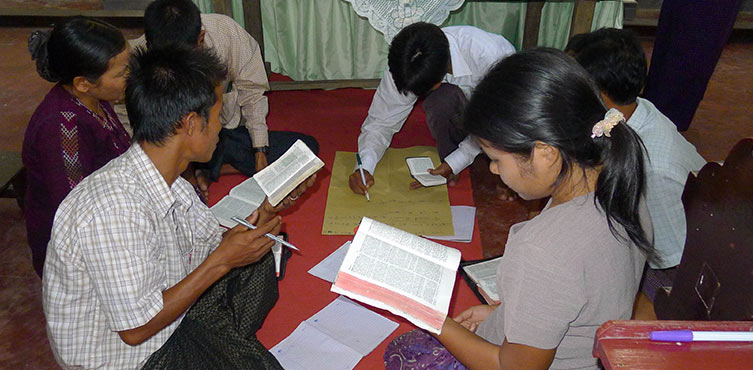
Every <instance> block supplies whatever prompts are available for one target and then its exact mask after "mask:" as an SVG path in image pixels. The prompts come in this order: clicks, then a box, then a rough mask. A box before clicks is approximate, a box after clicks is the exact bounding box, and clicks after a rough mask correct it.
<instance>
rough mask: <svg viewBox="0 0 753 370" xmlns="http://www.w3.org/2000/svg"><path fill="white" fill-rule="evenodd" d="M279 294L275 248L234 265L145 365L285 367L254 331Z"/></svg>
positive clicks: (208, 291)
mask: <svg viewBox="0 0 753 370" xmlns="http://www.w3.org/2000/svg"><path fill="white" fill-rule="evenodd" d="M277 297H278V295H277V280H276V278H275V273H274V258H273V257H272V254H271V253H267V255H266V256H265V257H264V258H263V259H262V260H261V261H259V262H257V263H255V264H252V265H249V266H246V267H242V268H237V269H234V270H232V271H230V272H229V273H228V274H227V275H225V276H224V277H223V278H222V279H220V280H218V281H217V282H216V283H215V284H214V285H212V287H211V288H210V289H209V290H207V291H206V292H205V293H204V294H203V295H202V296H201V298H199V300H198V301H196V303H195V304H194V305H193V307H191V309H190V310H188V313H186V316H185V317H184V318H183V321H182V322H181V323H180V326H178V329H176V330H175V332H174V333H173V335H172V336H171V337H170V339H168V341H167V343H165V344H164V345H163V346H162V348H160V350H159V351H157V352H155V353H154V354H153V355H152V356H151V357H149V359H148V360H147V362H146V364H145V365H144V367H143V369H150V370H151V369H282V367H281V366H280V364H279V363H278V362H277V359H275V357H274V356H272V354H271V353H270V352H269V351H267V349H266V348H264V346H263V345H262V344H261V343H260V342H259V340H258V339H256V336H255V333H256V331H257V330H259V328H261V325H262V323H263V322H264V318H265V317H266V316H267V313H269V310H271V309H272V307H273V306H274V304H275V302H276V301H277Z"/></svg>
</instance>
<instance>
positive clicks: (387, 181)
mask: <svg viewBox="0 0 753 370" xmlns="http://www.w3.org/2000/svg"><path fill="white" fill-rule="evenodd" d="M415 156H429V158H431V160H432V161H433V162H434V165H439V164H440V163H441V162H440V161H439V156H438V155H437V150H436V148H434V147H430V146H415V147H411V148H405V149H394V148H390V149H387V152H386V153H385V154H384V157H383V158H382V160H381V161H379V164H378V165H377V167H376V170H375V171H374V172H375V173H374V186H372V187H371V188H370V189H369V196H370V197H371V201H366V197H365V196H363V195H358V194H354V193H353V191H351V190H350V187H349V186H348V177H349V176H350V174H351V173H353V169H354V168H355V165H356V153H354V152H337V153H335V163H334V164H333V166H332V177H331V180H330V183H329V193H328V194H327V208H326V209H325V211H324V224H323V225H322V234H323V235H353V234H354V231H353V230H354V229H355V227H356V226H358V224H359V222H361V218H362V217H364V216H366V217H369V218H372V219H374V220H377V221H379V222H382V223H385V224H388V225H392V226H394V227H397V228H399V229H401V230H405V231H407V232H410V233H413V234H417V235H453V234H454V231H453V228H452V213H450V199H449V197H448V195H447V185H439V186H432V187H429V188H420V189H416V190H410V188H409V185H410V183H411V182H413V181H414V180H413V178H412V177H411V176H410V173H409V172H408V166H407V165H406V163H405V158H406V157H415Z"/></svg>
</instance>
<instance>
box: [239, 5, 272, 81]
mask: <svg viewBox="0 0 753 370" xmlns="http://www.w3.org/2000/svg"><path fill="white" fill-rule="evenodd" d="M243 19H244V21H245V23H246V31H248V33H249V34H250V35H251V37H253V38H254V40H256V42H258V43H259V48H260V49H261V57H262V59H264V31H263V30H262V26H261V0H243ZM267 70H269V67H267Z"/></svg>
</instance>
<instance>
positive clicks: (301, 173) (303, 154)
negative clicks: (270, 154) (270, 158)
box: [254, 140, 324, 206]
mask: <svg viewBox="0 0 753 370" xmlns="http://www.w3.org/2000/svg"><path fill="white" fill-rule="evenodd" d="M322 167H324V162H322V160H321V159H319V157H317V156H316V155H314V152H312V151H311V149H309V147H308V146H306V144H305V143H304V142H303V141H301V140H297V141H296V142H295V143H294V144H293V145H292V146H291V147H290V149H288V151H286V152H285V154H283V155H282V156H281V157H280V158H279V159H277V160H276V161H274V162H272V163H270V164H269V165H268V166H267V167H265V168H264V169H263V170H261V171H259V172H257V173H256V174H255V175H254V179H256V182H257V183H259V186H260V187H261V189H262V190H263V191H264V193H265V194H266V195H267V197H268V198H269V203H270V204H271V205H272V206H276V205H277V204H279V203H280V201H282V200H283V199H284V198H285V197H286V196H287V195H288V194H289V193H290V192H291V191H293V189H295V187H296V186H298V184H300V183H301V182H303V181H304V180H306V179H307V178H308V177H309V176H311V175H312V174H314V172H316V171H318V170H319V169H320V168H322Z"/></svg>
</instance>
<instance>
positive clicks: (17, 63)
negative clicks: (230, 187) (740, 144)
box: [0, 27, 753, 369]
mask: <svg viewBox="0 0 753 370" xmlns="http://www.w3.org/2000/svg"><path fill="white" fill-rule="evenodd" d="M32 30H33V29H32V28H9V27H5V28H0V55H2V58H1V59H0V104H1V106H2V112H3V120H2V123H0V125H1V127H2V129H1V130H0V151H16V152H18V151H20V150H21V145H22V139H23V134H24V130H25V128H26V124H27V122H28V119H29V117H30V116H31V114H32V112H33V111H34V109H35V108H36V105H37V104H38V103H39V102H40V101H41V100H42V98H43V96H44V95H45V94H46V93H47V91H48V90H49V88H50V87H51V86H52V84H50V83H47V82H44V81H43V80H41V78H39V76H37V74H36V71H35V68H34V64H33V62H32V61H31V60H30V57H29V54H28V51H27V50H26V40H27V37H28V35H29V32H30V31H32ZM124 32H125V33H126V35H127V37H129V38H130V37H133V36H135V35H137V34H138V30H124ZM644 46H645V49H646V51H647V53H650V51H651V46H652V43H651V41H650V40H646V41H645V42H644ZM275 97H276V98H277V97H279V98H280V99H284V97H285V94H276V95H275ZM751 102H753V43H752V42H750V40H747V41H739V42H732V43H730V45H728V47H727V48H726V49H725V51H724V54H723V55H722V58H721V60H720V62H719V65H718V66H717V69H716V72H715V73H714V76H713V78H712V80H711V83H710V85H709V88H708V90H707V92H706V97H705V99H704V101H703V102H702V103H701V106H700V107H699V109H698V112H697V114H696V116H695V119H694V121H693V124H692V125H691V128H690V130H688V131H687V132H686V133H684V135H685V137H686V138H687V139H688V140H689V141H690V142H692V143H693V144H695V145H696V147H697V148H698V151H699V152H700V153H701V155H703V156H704V157H705V158H706V159H707V160H710V161H711V160H713V161H716V160H721V159H723V158H724V157H725V156H726V154H727V151H728V150H729V149H730V148H731V147H732V146H733V145H734V144H735V143H736V142H737V141H738V140H739V139H740V138H742V137H746V136H753V104H751ZM471 173H472V175H471V176H472V179H473V181H474V200H475V203H476V205H477V207H478V216H477V219H478V220H479V223H480V225H479V228H480V230H481V236H482V244H483V246H484V250H485V254H487V255H494V254H498V252H499V251H501V248H502V246H504V242H505V240H506V235H507V233H506V230H507V228H509V225H510V224H512V223H514V222H517V221H520V220H522V219H525V218H526V217H527V215H528V211H530V210H531V209H535V208H536V207H537V204H530V203H526V202H523V201H515V202H505V201H500V200H498V199H496V197H495V195H496V181H497V179H495V178H494V177H492V176H489V175H488V171H486V168H485V165H484V163H483V162H479V163H477V164H476V165H475V166H474V168H473V169H472V171H471ZM490 220H495V222H490ZM500 220H502V221H501V222H500ZM0 238H1V239H0V254H1V255H2V256H3V259H2V261H1V262H0V333H2V335H0V368H1V369H25V368H28V369H46V368H56V367H57V366H56V363H55V360H54V358H53V356H52V353H51V351H50V349H49V343H48V341H47V337H46V334H45V328H44V327H45V324H44V322H45V321H44V315H43V313H42V308H41V284H40V281H39V278H37V276H36V275H35V274H34V272H33V270H32V268H31V264H30V260H31V253H30V252H29V249H28V246H27V244H26V230H25V226H24V222H23V217H22V214H21V211H20V210H19V208H18V207H17V205H16V203H15V201H13V200H8V199H1V200H0Z"/></svg>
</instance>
